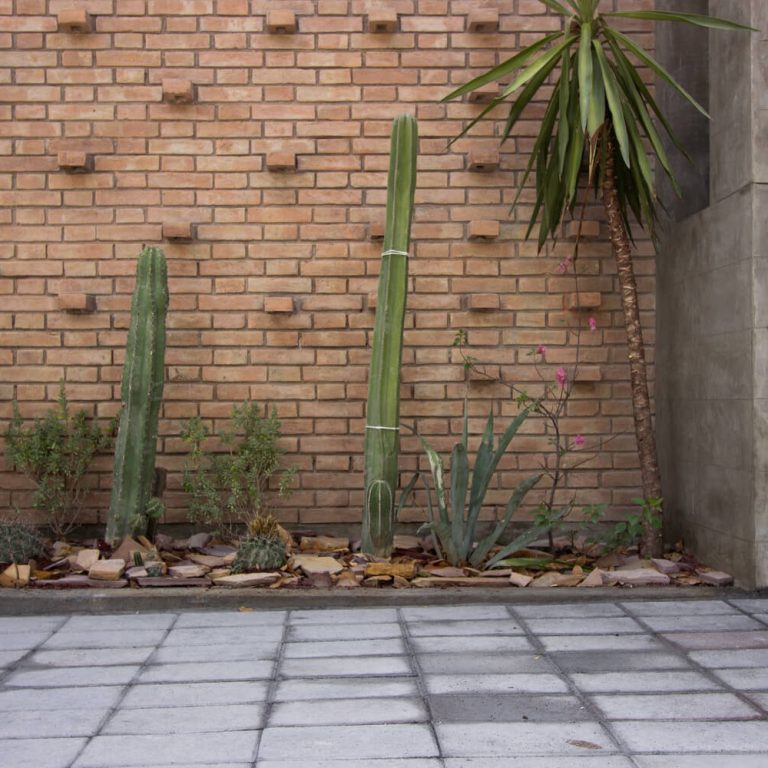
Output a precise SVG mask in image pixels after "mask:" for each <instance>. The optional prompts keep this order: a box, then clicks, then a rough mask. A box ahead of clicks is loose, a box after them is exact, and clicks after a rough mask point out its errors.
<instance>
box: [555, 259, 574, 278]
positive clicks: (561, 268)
mask: <svg viewBox="0 0 768 768" xmlns="http://www.w3.org/2000/svg"><path fill="white" fill-rule="evenodd" d="M570 266H571V257H570V256H566V257H565V258H564V259H563V260H562V261H561V262H560V263H559V264H558V265H557V271H558V272H559V273H560V274H561V275H562V274H565V273H566V272H567V271H568V267H570Z"/></svg>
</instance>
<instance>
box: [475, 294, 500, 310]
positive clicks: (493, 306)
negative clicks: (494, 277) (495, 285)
mask: <svg viewBox="0 0 768 768" xmlns="http://www.w3.org/2000/svg"><path fill="white" fill-rule="evenodd" d="M500 306H501V301H500V299H499V295H498V294H497V293H473V294H472V295H471V296H467V309H468V310H469V311H470V312H490V311H496V310H498V309H499V308H500Z"/></svg>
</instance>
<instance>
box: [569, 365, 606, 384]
mask: <svg viewBox="0 0 768 768" xmlns="http://www.w3.org/2000/svg"><path fill="white" fill-rule="evenodd" d="M602 380H603V369H602V368H601V367H600V366H599V365H580V366H579V367H578V368H577V369H576V376H575V377H574V381H575V382H576V383H577V384H594V383H595V382H596V381H602Z"/></svg>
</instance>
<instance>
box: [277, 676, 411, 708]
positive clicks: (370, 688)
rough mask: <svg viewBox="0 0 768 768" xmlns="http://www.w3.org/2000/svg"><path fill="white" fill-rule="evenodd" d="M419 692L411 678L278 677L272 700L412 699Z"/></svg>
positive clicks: (320, 704)
mask: <svg viewBox="0 0 768 768" xmlns="http://www.w3.org/2000/svg"><path fill="white" fill-rule="evenodd" d="M418 695H419V694H418V692H417V689H416V678H415V677H406V676H401V677H377V678H373V679H371V678H368V677H346V678H345V677H323V678H317V679H297V680H280V681H279V682H278V684H277V691H276V692H275V701H315V702H320V703H319V704H318V706H322V702H324V701H328V700H331V699H353V698H354V699H363V698H376V699H381V698H393V697H407V698H415V697H417V696H418Z"/></svg>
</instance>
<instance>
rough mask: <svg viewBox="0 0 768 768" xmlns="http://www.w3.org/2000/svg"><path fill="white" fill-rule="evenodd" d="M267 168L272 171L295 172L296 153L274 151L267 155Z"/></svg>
mask: <svg viewBox="0 0 768 768" xmlns="http://www.w3.org/2000/svg"><path fill="white" fill-rule="evenodd" d="M267 168H268V169H269V170H270V171H295V170H296V153H295V152H286V151H282V150H281V151H274V152H268V153H267Z"/></svg>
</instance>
